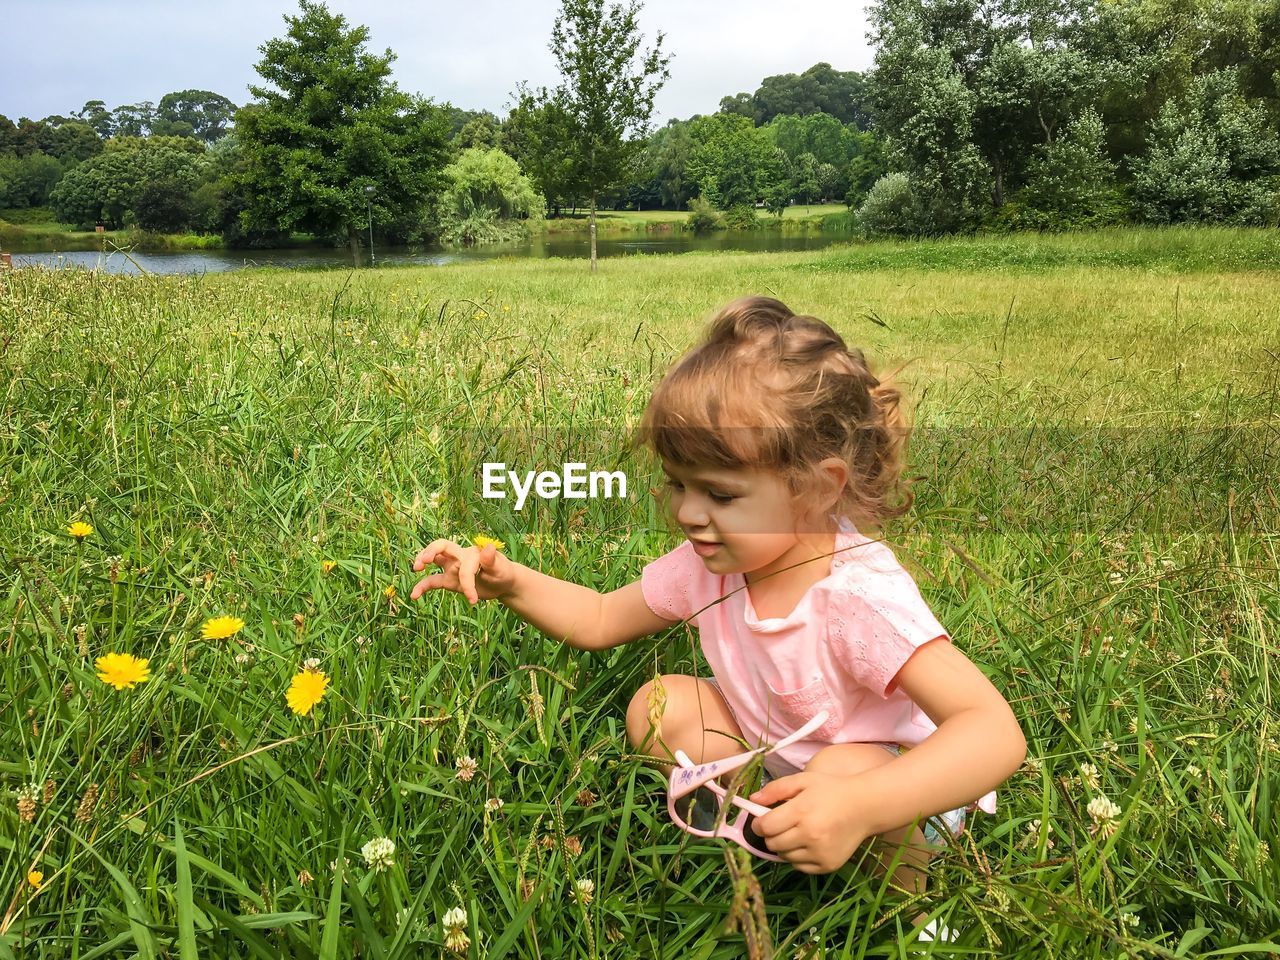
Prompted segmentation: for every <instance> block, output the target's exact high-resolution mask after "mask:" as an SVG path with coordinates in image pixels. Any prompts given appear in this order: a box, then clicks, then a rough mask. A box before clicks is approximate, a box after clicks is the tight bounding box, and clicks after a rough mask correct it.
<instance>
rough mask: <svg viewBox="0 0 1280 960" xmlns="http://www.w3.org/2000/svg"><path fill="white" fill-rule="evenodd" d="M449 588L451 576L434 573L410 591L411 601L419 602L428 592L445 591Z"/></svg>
mask: <svg viewBox="0 0 1280 960" xmlns="http://www.w3.org/2000/svg"><path fill="white" fill-rule="evenodd" d="M448 586H449V576H448V574H444V573H433V574H432V575H431V576H429V577H423V578H422V579H421V580H419V581H418V583H417V586H415V587H414V588H413V589H412V590H410V591H409V599H410V600H417V599H418V598H419V597H420V596H422V595H423V594H424V593H426V592H427V591H428V590H443V589H447V588H448Z"/></svg>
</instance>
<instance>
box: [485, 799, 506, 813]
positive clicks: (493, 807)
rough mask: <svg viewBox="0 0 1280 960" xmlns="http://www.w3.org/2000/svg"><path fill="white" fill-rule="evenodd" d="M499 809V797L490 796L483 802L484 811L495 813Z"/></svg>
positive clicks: (500, 802) (500, 803) (500, 806)
mask: <svg viewBox="0 0 1280 960" xmlns="http://www.w3.org/2000/svg"><path fill="white" fill-rule="evenodd" d="M501 809H502V798H501V797H490V798H489V799H488V800H486V801H485V802H484V812H485V813H497V812H498V811H499V810H501Z"/></svg>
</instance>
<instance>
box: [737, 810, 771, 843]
mask: <svg viewBox="0 0 1280 960" xmlns="http://www.w3.org/2000/svg"><path fill="white" fill-rule="evenodd" d="M755 822H756V818H755V816H754V815H753V814H747V822H746V823H744V824H743V825H742V836H743V838H744V839H745V840H746V841H747V843H749V844H751V846H753V847H755V848H756V849H757V850H766V851H767V850H768V849H769V845H768V844H766V843H765V842H764V837H762V836H760V834H758V833H756V832H755V830H754V829H752V827H753V825H754V824H755Z"/></svg>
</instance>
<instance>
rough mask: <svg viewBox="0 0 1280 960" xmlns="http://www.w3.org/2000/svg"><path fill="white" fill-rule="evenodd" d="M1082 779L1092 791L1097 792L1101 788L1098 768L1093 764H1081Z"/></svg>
mask: <svg viewBox="0 0 1280 960" xmlns="http://www.w3.org/2000/svg"><path fill="white" fill-rule="evenodd" d="M1080 779H1081V780H1083V781H1084V782H1085V783H1087V784H1088V785H1089V787H1090V789H1093V790H1097V789H1098V786H1099V781H1098V768H1097V767H1095V766H1094V765H1093V764H1092V763H1082V764H1080Z"/></svg>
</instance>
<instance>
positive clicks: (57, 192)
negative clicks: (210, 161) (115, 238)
mask: <svg viewBox="0 0 1280 960" xmlns="http://www.w3.org/2000/svg"><path fill="white" fill-rule="evenodd" d="M203 167H204V157H203V156H202V155H199V154H193V153H189V152H187V151H184V150H178V149H174V148H173V147H172V146H169V145H168V144H165V143H159V144H157V143H154V142H152V141H149V140H142V139H134V140H133V141H132V146H126V147H121V148H116V149H111V150H106V151H103V152H102V153H100V154H98V155H97V156H96V157H94V158H92V159H90V160H86V161H85V162H84V163H81V164H80V165H79V166H76V167H72V168H71V169H70V170H68V171H67V173H66V175H65V176H64V177H63V178H62V180H61V181H59V183H58V185H57V186H56V187H54V189H53V192H52V193H51V194H50V196H49V203H50V204H51V205H52V207H53V209H54V212H55V213H56V214H57V217H58V219H59V220H60V221H62V222H64V223H74V224H77V225H79V226H81V227H83V228H85V229H90V228H92V227H93V225H94V224H95V223H99V222H101V223H105V224H106V225H107V226H109V227H112V228H116V227H123V226H126V225H127V224H129V223H131V222H137V220H138V215H137V209H136V208H137V203H138V198H139V197H140V196H141V195H142V192H143V190H144V189H146V188H147V187H148V185H150V184H157V183H165V184H166V190H167V191H169V192H170V196H171V195H172V193H173V192H176V191H178V190H183V191H185V192H186V193H187V194H188V195H189V194H191V193H193V192H194V191H195V189H196V187H197V186H198V185H199V183H200V179H201V174H202V171H203ZM166 202H167V203H171V200H170V201H166ZM160 206H161V204H160V203H159V201H158V200H157V201H156V202H155V203H154V204H153V207H152V209H153V210H159V209H160ZM165 216H166V219H165V223H166V226H169V225H170V224H171V221H170V219H169V218H167V214H166V215H165ZM182 225H184V224H177V225H176V226H182Z"/></svg>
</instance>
